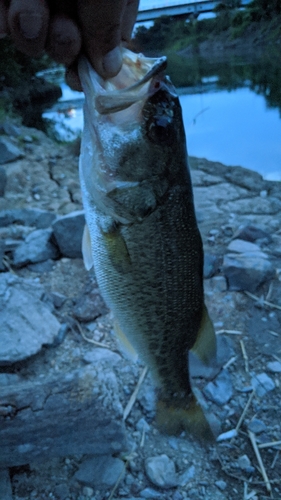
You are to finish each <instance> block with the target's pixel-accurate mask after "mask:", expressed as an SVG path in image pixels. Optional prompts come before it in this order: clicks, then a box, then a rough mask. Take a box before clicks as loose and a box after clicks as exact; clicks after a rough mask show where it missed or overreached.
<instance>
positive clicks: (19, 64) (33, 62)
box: [0, 39, 51, 90]
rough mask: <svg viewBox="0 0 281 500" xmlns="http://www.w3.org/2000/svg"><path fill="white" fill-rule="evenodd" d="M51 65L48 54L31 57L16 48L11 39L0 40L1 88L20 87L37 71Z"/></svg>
mask: <svg viewBox="0 0 281 500" xmlns="http://www.w3.org/2000/svg"><path fill="white" fill-rule="evenodd" d="M50 65H51V62H50V59H49V58H48V57H47V56H43V57H41V58H39V59H31V58H29V57H28V56H26V55H24V54H22V53H21V52H19V51H18V50H16V49H15V47H14V45H13V44H12V43H11V42H10V41H9V40H7V39H4V40H0V75H1V79H0V90H1V88H3V87H12V88H16V87H19V86H20V85H21V84H22V82H23V81H28V80H30V78H32V76H34V75H35V73H36V72H37V71H40V70H41V69H45V68H47V67H49V66H50Z"/></svg>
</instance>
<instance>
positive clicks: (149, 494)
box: [140, 488, 163, 500]
mask: <svg viewBox="0 0 281 500" xmlns="http://www.w3.org/2000/svg"><path fill="white" fill-rule="evenodd" d="M140 496H141V498H152V499H153V500H158V498H159V499H160V498H162V499H163V493H162V492H161V493H160V491H156V490H154V489H153V488H144V490H142V491H141V492H140Z"/></svg>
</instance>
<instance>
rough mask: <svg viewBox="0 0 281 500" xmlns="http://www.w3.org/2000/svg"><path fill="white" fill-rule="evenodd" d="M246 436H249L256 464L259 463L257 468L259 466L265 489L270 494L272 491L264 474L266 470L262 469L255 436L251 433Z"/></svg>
mask: <svg viewBox="0 0 281 500" xmlns="http://www.w3.org/2000/svg"><path fill="white" fill-rule="evenodd" d="M248 434H249V438H250V441H251V443H252V447H253V450H254V452H255V455H256V457H257V460H258V463H259V466H260V469H261V475H262V477H263V480H264V482H265V486H266V489H267V491H268V492H269V493H271V491H272V490H271V484H270V482H269V479H268V477H267V473H266V470H265V468H264V465H263V461H262V458H261V455H260V452H259V449H258V447H257V442H256V436H255V434H254V433H253V432H251V431H248Z"/></svg>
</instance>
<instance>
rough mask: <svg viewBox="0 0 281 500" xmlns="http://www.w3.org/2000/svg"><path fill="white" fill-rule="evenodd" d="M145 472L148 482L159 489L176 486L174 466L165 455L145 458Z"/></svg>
mask: <svg viewBox="0 0 281 500" xmlns="http://www.w3.org/2000/svg"><path fill="white" fill-rule="evenodd" d="M145 472H146V475H147V477H148V478H149V479H150V481H151V482H152V483H153V484H155V486H158V487H159V488H173V487H175V486H177V485H178V480H177V477H176V469H175V464H174V462H173V461H172V460H171V459H170V458H169V457H167V455H164V454H163V455H159V456H157V457H150V458H147V459H146V460H145Z"/></svg>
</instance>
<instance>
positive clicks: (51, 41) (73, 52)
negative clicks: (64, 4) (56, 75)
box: [47, 14, 82, 66]
mask: <svg viewBox="0 0 281 500" xmlns="http://www.w3.org/2000/svg"><path fill="white" fill-rule="evenodd" d="M81 45H82V39H81V35H80V31H79V28H78V26H77V24H76V23H75V22H74V21H73V20H72V19H70V18H69V17H67V16H65V15H63V14H61V15H55V16H54V17H52V18H51V21H50V28H49V34H48V40H47V52H48V54H50V56H51V57H52V58H53V59H54V60H55V61H56V62H58V63H61V64H65V65H66V66H69V65H70V64H71V63H73V61H74V60H75V59H76V58H77V56H78V54H79V52H80V50H81Z"/></svg>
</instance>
